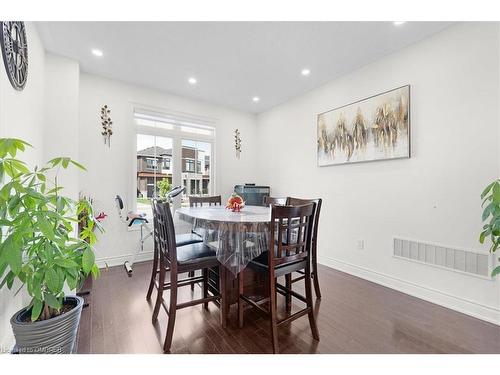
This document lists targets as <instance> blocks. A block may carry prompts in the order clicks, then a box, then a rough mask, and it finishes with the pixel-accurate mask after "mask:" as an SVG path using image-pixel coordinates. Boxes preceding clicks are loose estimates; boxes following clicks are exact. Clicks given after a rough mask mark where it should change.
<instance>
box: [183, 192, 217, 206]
mask: <svg viewBox="0 0 500 375" xmlns="http://www.w3.org/2000/svg"><path fill="white" fill-rule="evenodd" d="M221 204H222V199H221V196H220V195H214V196H211V197H194V196H189V207H202V206H203V205H208V206H220V205H221Z"/></svg>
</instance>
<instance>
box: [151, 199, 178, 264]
mask: <svg viewBox="0 0 500 375" xmlns="http://www.w3.org/2000/svg"><path fill="white" fill-rule="evenodd" d="M153 223H154V240H155V244H156V246H158V250H159V253H160V257H163V258H164V260H165V261H166V262H167V263H169V264H170V267H176V265H177V246H176V244H175V229H174V220H173V218H172V211H171V210H170V204H169V203H168V202H164V201H158V200H153Z"/></svg>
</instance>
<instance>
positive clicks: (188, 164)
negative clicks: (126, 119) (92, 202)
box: [134, 109, 215, 217]
mask: <svg viewBox="0 0 500 375" xmlns="http://www.w3.org/2000/svg"><path fill="white" fill-rule="evenodd" d="M134 121H135V124H136V131H137V136H136V144H137V147H136V159H137V162H136V165H137V171H136V174H137V176H136V193H137V210H138V211H139V212H145V213H146V215H148V216H149V215H150V214H151V202H150V201H151V199H152V198H154V197H159V196H161V195H163V194H164V193H165V190H167V188H169V187H173V186H178V185H182V186H184V187H185V189H186V190H185V192H184V194H183V195H182V198H181V199H180V200H175V201H174V206H177V207H178V206H179V205H183V206H186V205H188V203H189V202H188V196H189V195H212V194H213V191H214V189H213V185H214V183H213V182H214V176H213V174H212V173H213V168H211V165H212V163H213V159H212V157H213V156H212V155H213V145H214V141H215V129H214V128H213V126H210V125H209V124H208V123H207V122H206V121H202V120H200V121H199V123H198V121H197V120H193V119H186V118H177V117H175V116H170V115H164V114H159V113H153V112H149V111H142V110H137V109H136V110H135V111H134ZM149 217H150V216H149Z"/></svg>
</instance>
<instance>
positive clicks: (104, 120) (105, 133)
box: [101, 105, 113, 147]
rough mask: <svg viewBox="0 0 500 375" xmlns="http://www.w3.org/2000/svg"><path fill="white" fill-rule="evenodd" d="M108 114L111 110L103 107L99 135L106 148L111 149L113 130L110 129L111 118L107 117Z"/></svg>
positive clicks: (105, 106)
mask: <svg viewBox="0 0 500 375" xmlns="http://www.w3.org/2000/svg"><path fill="white" fill-rule="evenodd" d="M110 113H111V110H110V109H109V108H108V106H107V105H104V107H102V108H101V124H102V132H101V134H102V137H103V139H104V144H105V145H106V144H107V145H108V147H111V136H112V135H113V129H112V128H111V125H113V121H111V117H109V114H110Z"/></svg>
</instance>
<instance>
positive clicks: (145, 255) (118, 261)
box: [95, 251, 153, 268]
mask: <svg viewBox="0 0 500 375" xmlns="http://www.w3.org/2000/svg"><path fill="white" fill-rule="evenodd" d="M132 257H133V254H125V255H119V256H114V257H106V258H100V259H96V261H95V262H96V263H97V266H98V267H99V268H106V266H108V267H113V266H121V265H123V263H125V262H126V261H127V260H128V261H129V262H130V261H131V259H132ZM151 259H153V252H152V251H143V252H140V253H139V254H137V257H136V258H135V263H139V262H145V261H147V260H151Z"/></svg>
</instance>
